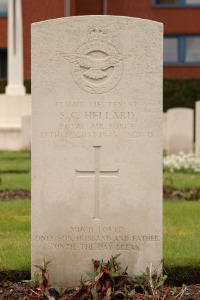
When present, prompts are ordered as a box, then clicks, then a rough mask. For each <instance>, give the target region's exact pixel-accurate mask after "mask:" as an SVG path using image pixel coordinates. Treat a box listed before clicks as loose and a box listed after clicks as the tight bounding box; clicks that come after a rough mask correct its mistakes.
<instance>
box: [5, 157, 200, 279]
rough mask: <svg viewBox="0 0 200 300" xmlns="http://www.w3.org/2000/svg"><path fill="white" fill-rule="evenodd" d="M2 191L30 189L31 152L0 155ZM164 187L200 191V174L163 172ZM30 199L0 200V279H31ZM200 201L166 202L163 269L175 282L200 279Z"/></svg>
mask: <svg viewBox="0 0 200 300" xmlns="http://www.w3.org/2000/svg"><path fill="white" fill-rule="evenodd" d="M0 170H1V171H2V172H1V173H0V176H1V180H2V182H1V185H0V190H18V189H25V190H30V185H31V184H30V181H31V180H30V153H29V152H2V151H1V152H0ZM164 184H165V185H167V186H170V187H173V188H176V189H186V188H198V189H200V174H184V173H169V172H164ZM30 206H31V204H30V200H21V201H20V200H17V201H11V202H2V201H0V279H3V278H4V279H5V278H9V279H12V280H13V279H15V280H21V279H26V278H27V276H30V265H31V261H30ZM199 216H200V202H197V201H193V202H189V201H184V200H175V199H173V200H170V201H168V200H165V201H164V231H163V233H164V247H163V251H164V266H165V269H166V270H167V272H168V276H169V278H170V279H171V280H172V281H173V282H177V283H181V282H185V283H187V282H188V283H189V282H191V283H192V282H194V283H195V282H197V281H198V278H200V254H199V247H200V217H199Z"/></svg>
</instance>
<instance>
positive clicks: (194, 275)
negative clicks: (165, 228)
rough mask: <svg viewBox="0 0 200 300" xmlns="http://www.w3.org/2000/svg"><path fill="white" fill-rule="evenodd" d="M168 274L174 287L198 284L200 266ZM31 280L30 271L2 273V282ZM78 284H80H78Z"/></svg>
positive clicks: (176, 270) (0, 276)
mask: <svg viewBox="0 0 200 300" xmlns="http://www.w3.org/2000/svg"><path fill="white" fill-rule="evenodd" d="M164 273H165V274H167V276H168V279H167V283H169V284H171V285H173V286H181V285H182V284H183V283H184V284H186V285H190V284H198V283H199V278H200V266H198V267H192V266H184V267H183V266H181V267H179V266H177V267H171V268H165V271H164ZM30 278H31V271H30V270H20V271H19V270H9V271H0V282H1V281H12V282H19V281H22V280H29V279H30ZM77 284H78V283H77Z"/></svg>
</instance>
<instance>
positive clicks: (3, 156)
mask: <svg viewBox="0 0 200 300" xmlns="http://www.w3.org/2000/svg"><path fill="white" fill-rule="evenodd" d="M30 170H31V162H30V152H28V151H27V152H25V151H24V152H14V151H0V177H1V184H0V190H20V189H25V190H28V191H30V189H31V175H30Z"/></svg>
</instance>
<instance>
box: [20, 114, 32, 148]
mask: <svg viewBox="0 0 200 300" xmlns="http://www.w3.org/2000/svg"><path fill="white" fill-rule="evenodd" d="M30 148H31V116H23V117H22V129H21V149H23V150H30Z"/></svg>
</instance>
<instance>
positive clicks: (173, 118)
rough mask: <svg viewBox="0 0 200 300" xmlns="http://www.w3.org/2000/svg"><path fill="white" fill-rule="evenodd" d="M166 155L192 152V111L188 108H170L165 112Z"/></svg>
mask: <svg viewBox="0 0 200 300" xmlns="http://www.w3.org/2000/svg"><path fill="white" fill-rule="evenodd" d="M167 118H168V119H167V141H168V147H167V148H168V153H169V154H179V153H180V152H183V153H185V154H188V153H192V152H193V134H194V129H193V127H194V111H193V109H190V108H172V109H169V110H168V111H167Z"/></svg>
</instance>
